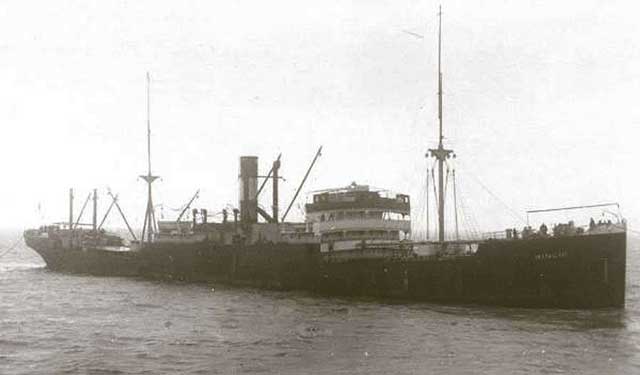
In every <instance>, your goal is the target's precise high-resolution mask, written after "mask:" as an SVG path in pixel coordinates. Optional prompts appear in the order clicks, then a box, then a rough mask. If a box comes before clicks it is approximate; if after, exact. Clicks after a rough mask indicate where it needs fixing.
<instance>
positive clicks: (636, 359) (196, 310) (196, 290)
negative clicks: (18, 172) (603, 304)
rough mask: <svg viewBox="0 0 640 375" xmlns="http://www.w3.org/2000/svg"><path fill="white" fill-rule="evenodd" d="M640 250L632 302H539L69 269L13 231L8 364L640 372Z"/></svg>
mask: <svg viewBox="0 0 640 375" xmlns="http://www.w3.org/2000/svg"><path fill="white" fill-rule="evenodd" d="M14 245H15V247H13V248H12V246H14ZM3 253H4V254H3ZM639 253H640V241H638V240H636V239H633V238H629V244H628V270H627V306H626V308H625V309H605V310H594V311H579V310H528V309H514V308H496V307H478V306H443V305H436V304H426V303H392V302H389V301H386V302H385V301H374V300H362V299H341V298H322V297H317V296H313V295H311V294H306V293H297V292H293V293H292V292H273V291H263V290H258V289H250V288H236V287H227V286H224V285H211V284H184V283H169V282H156V281H144V280H138V279H128V278H107V277H91V276H74V275H66V274H59V273H55V272H50V271H48V270H47V269H46V268H44V263H43V261H42V260H41V259H40V258H39V257H38V255H37V254H36V253H34V252H33V251H31V250H30V249H28V248H26V246H25V245H24V243H23V242H21V241H20V233H19V231H10V232H3V233H0V374H65V373H66V374H252V373H263V374H425V373H434V374H438V373H451V374H484V373H486V374H640V267H638V266H639V265H640V255H639Z"/></svg>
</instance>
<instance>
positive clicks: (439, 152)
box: [427, 6, 455, 242]
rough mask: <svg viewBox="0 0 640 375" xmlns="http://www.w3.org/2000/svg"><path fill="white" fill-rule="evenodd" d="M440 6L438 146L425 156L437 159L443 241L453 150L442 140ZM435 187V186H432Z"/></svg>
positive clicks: (440, 28)
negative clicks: (446, 170) (447, 176)
mask: <svg viewBox="0 0 640 375" xmlns="http://www.w3.org/2000/svg"><path fill="white" fill-rule="evenodd" d="M441 63H442V6H440V8H439V11H438V129H439V132H438V148H436V149H429V152H427V157H433V158H435V159H436V160H437V161H438V191H437V203H438V204H437V208H438V241H439V242H444V163H445V161H446V160H447V159H449V158H451V157H452V156H453V157H455V155H454V154H453V150H449V149H446V148H444V145H443V142H442V140H443V139H444V136H443V134H442V64H441ZM434 188H435V186H434Z"/></svg>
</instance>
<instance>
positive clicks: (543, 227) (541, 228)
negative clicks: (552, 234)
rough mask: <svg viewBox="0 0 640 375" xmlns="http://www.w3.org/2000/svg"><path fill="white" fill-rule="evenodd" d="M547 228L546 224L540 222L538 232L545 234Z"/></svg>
mask: <svg viewBox="0 0 640 375" xmlns="http://www.w3.org/2000/svg"><path fill="white" fill-rule="evenodd" d="M548 229H549V228H547V226H546V225H545V224H544V223H542V225H541V226H540V234H542V235H543V236H546V235H547V230H548Z"/></svg>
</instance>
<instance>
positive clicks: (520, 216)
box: [465, 170, 527, 224]
mask: <svg viewBox="0 0 640 375" xmlns="http://www.w3.org/2000/svg"><path fill="white" fill-rule="evenodd" d="M465 171H466V173H467V174H468V175H469V176H471V177H472V178H473V179H474V180H476V182H477V183H478V185H480V187H481V188H482V189H483V190H484V191H486V192H487V193H488V194H489V195H490V196H491V197H493V199H495V200H496V201H497V202H498V203H500V204H501V205H502V206H503V207H504V208H506V209H507V211H508V212H509V213H510V214H511V215H512V217H513V218H515V219H517V220H519V221H520V222H521V223H523V224H526V223H527V220H526V219H525V218H524V217H523V216H522V215H520V214H519V213H518V212H517V211H516V210H514V209H513V208H511V206H509V205H508V204H506V203H505V202H504V201H503V200H502V199H500V197H498V196H497V195H496V194H494V193H493V192H492V191H491V190H490V189H489V188H488V187H486V186H485V185H484V184H483V183H482V181H480V178H479V177H477V176H476V175H474V174H473V173H471V172H470V171H468V170H465Z"/></svg>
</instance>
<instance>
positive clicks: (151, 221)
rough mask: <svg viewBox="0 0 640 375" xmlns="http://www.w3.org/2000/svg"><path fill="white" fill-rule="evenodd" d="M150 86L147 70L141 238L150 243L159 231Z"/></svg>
mask: <svg viewBox="0 0 640 375" xmlns="http://www.w3.org/2000/svg"><path fill="white" fill-rule="evenodd" d="M150 86H151V77H150V76H149V72H147V166H148V169H147V175H146V176H145V175H141V176H140V178H142V179H143V180H145V181H146V182H147V209H146V212H145V214H144V224H143V225H142V236H141V237H140V240H141V241H142V243H144V242H145V234H146V235H147V238H146V241H147V243H150V242H151V241H152V240H153V235H154V233H155V232H156V231H157V226H156V215H155V211H154V208H153V198H152V194H151V184H152V183H153V182H154V181H155V180H157V179H158V178H159V176H154V175H152V174H151V114H150V112H151V101H150Z"/></svg>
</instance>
